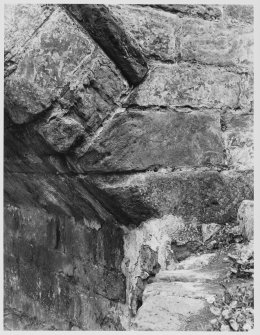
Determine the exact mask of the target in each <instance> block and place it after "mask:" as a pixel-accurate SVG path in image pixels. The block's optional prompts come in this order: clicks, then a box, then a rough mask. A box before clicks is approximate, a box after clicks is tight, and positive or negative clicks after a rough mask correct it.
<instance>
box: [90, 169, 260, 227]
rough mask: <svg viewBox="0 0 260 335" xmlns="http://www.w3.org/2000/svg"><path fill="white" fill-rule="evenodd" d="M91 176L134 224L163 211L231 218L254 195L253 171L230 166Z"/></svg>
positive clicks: (216, 219)
mask: <svg viewBox="0 0 260 335" xmlns="http://www.w3.org/2000/svg"><path fill="white" fill-rule="evenodd" d="M93 179H94V180H95V184H96V185H97V186H98V187H99V188H100V190H102V191H103V192H105V193H107V195H108V197H110V199H111V201H112V202H114V203H115V204H116V206H117V207H118V208H120V210H122V211H124V212H125V213H126V215H128V218H129V219H130V220H131V222H132V223H134V224H136V225H138V224H140V223H141V222H142V221H145V220H148V219H150V218H152V217H161V216H163V215H166V214H172V215H175V216H182V217H184V218H185V219H187V220H193V219H195V220H198V221H200V222H202V223H207V222H215V223H220V224H222V223H225V222H229V221H234V220H236V215H237V209H238V207H239V205H240V203H241V201H242V200H244V199H253V195H254V193H253V174H252V173H251V172H243V173H238V172H236V171H232V170H231V171H225V172H222V173H219V172H215V171H180V172H171V173H169V172H168V173H164V172H147V173H140V174H135V175H132V176H114V177H112V176H111V177H110V178H109V177H108V176H106V177H101V176H100V177H96V178H94V177H93ZM114 210H116V208H115V209H114ZM129 222H130V221H129Z"/></svg>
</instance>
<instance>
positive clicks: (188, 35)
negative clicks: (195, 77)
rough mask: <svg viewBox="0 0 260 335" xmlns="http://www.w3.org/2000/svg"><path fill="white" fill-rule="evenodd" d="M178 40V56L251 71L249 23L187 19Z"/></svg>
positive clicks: (251, 50) (240, 70) (251, 44)
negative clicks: (242, 25) (244, 25)
mask: <svg viewBox="0 0 260 335" xmlns="http://www.w3.org/2000/svg"><path fill="white" fill-rule="evenodd" d="M180 40H181V42H180V50H179V52H180V55H181V56H180V58H181V59H182V60H185V61H189V62H199V63H202V64H209V65H215V66H221V67H225V68H227V69H231V70H233V71H235V72H236V71H239V72H243V71H250V72H251V73H253V57H254V34H253V27H244V28H243V27H241V26H239V27H228V26H226V25H223V23H222V22H220V23H213V22H204V21H201V20H189V19H187V20H185V22H183V24H182V30H181V36H180Z"/></svg>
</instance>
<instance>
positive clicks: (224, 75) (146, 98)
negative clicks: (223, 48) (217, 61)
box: [129, 63, 253, 111]
mask: <svg viewBox="0 0 260 335" xmlns="http://www.w3.org/2000/svg"><path fill="white" fill-rule="evenodd" d="M252 87H253V85H252V77H251V76H248V75H245V76H240V75H238V74H235V73H232V72H229V71H226V70H225V69H221V68H215V67H206V66H202V65H195V64H187V63H179V64H174V65H169V64H164V65H159V66H156V65H154V67H153V68H152V69H151V71H150V72H149V74H148V76H147V79H146V80H145V82H144V83H142V84H141V85H140V86H139V87H138V88H136V89H135V91H134V92H133V93H132V95H131V96H130V98H129V103H133V104H138V105H140V106H151V105H158V106H182V107H185V106H191V107H193V108H214V109H219V108H223V109H225V108H243V109H244V110H246V111H248V110H250V109H251V102H252V101H253V94H252V93H253V92H252Z"/></svg>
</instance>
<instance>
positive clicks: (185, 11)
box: [148, 5, 221, 20]
mask: <svg viewBox="0 0 260 335" xmlns="http://www.w3.org/2000/svg"><path fill="white" fill-rule="evenodd" d="M148 6H150V7H154V8H156V9H161V10H164V11H166V12H170V13H173V14H178V15H179V16H192V17H199V18H202V19H205V20H216V19H219V18H220V17H221V10H220V8H218V6H208V5H148Z"/></svg>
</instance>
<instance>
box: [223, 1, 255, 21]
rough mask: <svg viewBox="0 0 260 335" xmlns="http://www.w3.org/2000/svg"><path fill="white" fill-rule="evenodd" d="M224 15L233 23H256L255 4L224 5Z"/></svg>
mask: <svg viewBox="0 0 260 335" xmlns="http://www.w3.org/2000/svg"><path fill="white" fill-rule="evenodd" d="M223 17H224V19H225V20H227V21H231V22H232V23H238V24H241V23H247V24H253V23H254V6H252V5H250V6H246V5H224V6H223Z"/></svg>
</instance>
